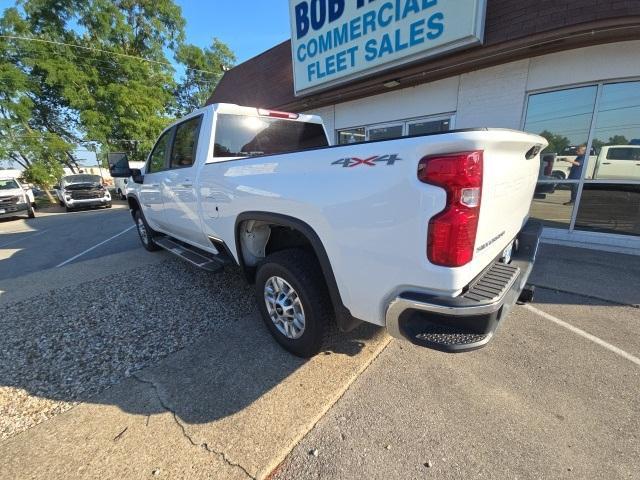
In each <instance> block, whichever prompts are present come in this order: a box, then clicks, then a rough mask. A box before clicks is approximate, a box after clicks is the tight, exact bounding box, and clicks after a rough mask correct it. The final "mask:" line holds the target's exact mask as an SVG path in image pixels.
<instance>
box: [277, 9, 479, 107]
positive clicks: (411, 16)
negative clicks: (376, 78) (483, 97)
mask: <svg viewBox="0 0 640 480" xmlns="http://www.w3.org/2000/svg"><path fill="white" fill-rule="evenodd" d="M289 9H290V16H291V50H292V51H291V53H292V55H293V73H294V83H295V91H296V95H299V94H304V93H308V92H312V91H316V90H320V89H323V88H327V87H330V86H333V85H336V84H339V83H343V82H347V81H349V80H352V79H354V78H357V77H361V76H363V75H367V74H370V73H373V72H378V71H381V70H385V69H388V68H392V67H395V66H398V65H402V64H404V63H408V62H412V61H415V60H418V59H424V58H428V57H432V56H435V55H440V54H442V53H445V52H450V51H452V50H455V49H459V48H462V47H465V46H469V45H477V44H480V43H482V39H483V36H484V19H485V11H486V0H289Z"/></svg>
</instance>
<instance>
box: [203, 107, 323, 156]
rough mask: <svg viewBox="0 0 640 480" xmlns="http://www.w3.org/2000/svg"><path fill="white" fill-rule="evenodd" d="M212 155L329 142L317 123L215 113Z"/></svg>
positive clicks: (255, 152) (259, 152)
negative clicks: (215, 122) (216, 118)
mask: <svg viewBox="0 0 640 480" xmlns="http://www.w3.org/2000/svg"><path fill="white" fill-rule="evenodd" d="M215 142H216V143H215V149H214V153H213V156H214V157H248V156H252V155H273V154H277V153H287V152H295V151H299V150H306V149H309V148H318V147H326V146H328V145H329V143H328V142H327V136H326V135H325V133H324V128H322V125H321V124H319V123H309V122H296V121H293V120H281V119H277V118H269V117H252V116H245V115H228V114H220V115H218V121H217V124H216V137H215Z"/></svg>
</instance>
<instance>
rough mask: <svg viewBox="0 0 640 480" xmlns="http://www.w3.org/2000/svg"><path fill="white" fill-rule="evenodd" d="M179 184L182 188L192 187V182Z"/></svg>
mask: <svg viewBox="0 0 640 480" xmlns="http://www.w3.org/2000/svg"><path fill="white" fill-rule="evenodd" d="M180 186H181V187H184V188H191V187H193V183H181V184H180Z"/></svg>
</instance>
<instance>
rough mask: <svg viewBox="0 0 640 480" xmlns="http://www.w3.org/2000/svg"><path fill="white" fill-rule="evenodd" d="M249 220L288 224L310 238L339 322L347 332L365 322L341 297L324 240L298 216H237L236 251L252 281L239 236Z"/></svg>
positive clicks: (254, 212) (309, 242) (251, 212)
mask: <svg viewBox="0 0 640 480" xmlns="http://www.w3.org/2000/svg"><path fill="white" fill-rule="evenodd" d="M247 221H257V222H261V223H265V224H268V225H269V226H270V227H286V228H290V229H292V230H294V231H296V232H298V233H299V234H301V235H302V236H303V237H304V238H305V239H306V240H307V241H308V244H309V245H310V246H311V249H312V250H313V253H314V254H315V256H316V258H317V259H318V262H319V263H320V268H321V269H322V274H323V276H324V280H325V283H326V285H327V289H328V290H329V296H330V298H331V303H332V305H333V309H334V312H335V315H336V322H337V324H338V327H339V328H340V330H342V331H345V332H347V331H351V330H353V329H354V328H355V327H357V326H358V325H359V324H360V323H361V322H362V321H361V320H359V319H356V318H354V317H353V316H352V315H351V312H350V311H349V309H348V308H347V307H346V306H345V305H344V303H343V301H342V296H341V295H340V289H339V288H338V283H337V281H336V277H335V274H334V272H333V267H332V266H331V261H330V260H329V256H328V255H327V251H326V249H325V248H324V245H323V243H322V240H321V239H320V237H319V236H318V234H317V233H316V231H315V230H314V229H313V228H312V227H311V226H310V225H309V224H308V223H306V222H304V221H302V220H300V219H298V218H294V217H290V216H288V215H284V214H280V213H272V212H261V211H250V212H243V213H241V214H240V215H238V216H237V218H236V223H235V228H234V232H235V243H236V253H237V258H238V263H239V265H240V268H241V270H242V271H243V273H244V275H245V278H246V279H247V281H248V282H249V283H253V282H254V280H255V268H254V267H251V266H248V265H246V263H245V256H244V252H243V251H242V241H241V238H240V236H241V226H242V225H243V223H245V222H247ZM267 243H268V240H267Z"/></svg>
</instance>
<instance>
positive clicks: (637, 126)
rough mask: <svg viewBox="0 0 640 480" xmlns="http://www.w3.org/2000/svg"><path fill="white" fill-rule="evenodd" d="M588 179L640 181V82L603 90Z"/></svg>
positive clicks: (612, 86)
mask: <svg viewBox="0 0 640 480" xmlns="http://www.w3.org/2000/svg"><path fill="white" fill-rule="evenodd" d="M593 147H594V149H595V153H594V155H592V156H591V157H590V161H589V169H588V171H587V177H586V178H592V179H595V180H636V181H637V180H640V82H625V83H613V84H607V85H604V86H603V87H602V96H601V98H600V104H599V107H598V118H597V121H596V129H595V133H594V137H593Z"/></svg>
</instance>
